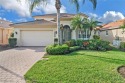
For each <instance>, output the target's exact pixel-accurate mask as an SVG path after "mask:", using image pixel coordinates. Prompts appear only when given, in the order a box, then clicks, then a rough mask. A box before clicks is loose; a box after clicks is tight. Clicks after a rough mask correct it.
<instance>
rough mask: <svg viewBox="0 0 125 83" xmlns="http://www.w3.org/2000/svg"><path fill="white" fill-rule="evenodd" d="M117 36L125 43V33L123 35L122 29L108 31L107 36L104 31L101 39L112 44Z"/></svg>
mask: <svg viewBox="0 0 125 83" xmlns="http://www.w3.org/2000/svg"><path fill="white" fill-rule="evenodd" d="M116 36H118V37H119V38H120V39H121V41H125V33H124V34H122V29H113V30H108V35H106V31H102V32H101V33H100V37H101V39H103V40H106V41H110V42H111V43H112V42H113V40H114V39H115V38H116Z"/></svg>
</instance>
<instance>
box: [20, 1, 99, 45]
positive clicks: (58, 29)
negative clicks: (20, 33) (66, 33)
mask: <svg viewBox="0 0 125 83" xmlns="http://www.w3.org/2000/svg"><path fill="white" fill-rule="evenodd" d="M18 1H20V0H18ZM26 1H29V3H30V4H31V5H30V11H31V12H32V11H33V9H34V8H35V7H37V6H40V5H42V4H43V3H47V1H48V0H26ZM69 1H70V2H71V3H72V4H75V5H76V8H77V11H78V10H79V1H80V0H69ZM82 1H83V3H85V1H86V0H82ZM89 1H90V2H91V3H92V4H93V8H94V9H95V8H96V4H97V0H89ZM55 8H56V9H57V32H58V43H59V44H62V38H61V36H60V8H61V0H55Z"/></svg>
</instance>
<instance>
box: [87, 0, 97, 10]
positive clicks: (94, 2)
mask: <svg viewBox="0 0 125 83" xmlns="http://www.w3.org/2000/svg"><path fill="white" fill-rule="evenodd" d="M89 1H90V2H92V4H93V8H94V9H96V6H97V0H89Z"/></svg>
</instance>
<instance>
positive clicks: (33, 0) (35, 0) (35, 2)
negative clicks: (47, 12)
mask: <svg viewBox="0 0 125 83" xmlns="http://www.w3.org/2000/svg"><path fill="white" fill-rule="evenodd" d="M28 1H29V3H30V12H32V11H33V9H34V8H35V7H37V6H40V5H41V4H47V0H28Z"/></svg>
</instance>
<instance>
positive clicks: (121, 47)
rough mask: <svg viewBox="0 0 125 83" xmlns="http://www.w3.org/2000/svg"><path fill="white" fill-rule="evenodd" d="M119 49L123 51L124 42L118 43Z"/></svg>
mask: <svg viewBox="0 0 125 83" xmlns="http://www.w3.org/2000/svg"><path fill="white" fill-rule="evenodd" d="M120 49H121V50H123V51H125V42H121V43H120Z"/></svg>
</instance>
